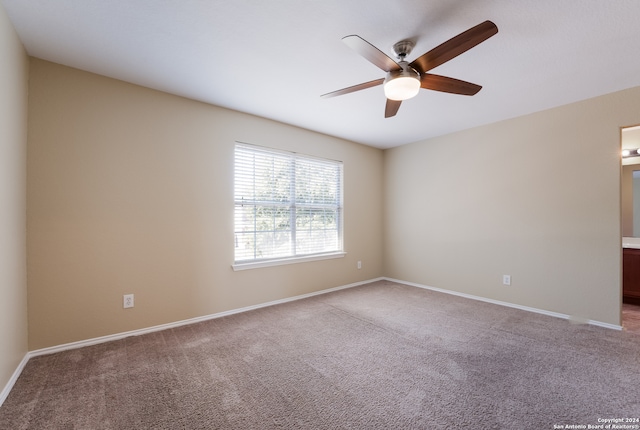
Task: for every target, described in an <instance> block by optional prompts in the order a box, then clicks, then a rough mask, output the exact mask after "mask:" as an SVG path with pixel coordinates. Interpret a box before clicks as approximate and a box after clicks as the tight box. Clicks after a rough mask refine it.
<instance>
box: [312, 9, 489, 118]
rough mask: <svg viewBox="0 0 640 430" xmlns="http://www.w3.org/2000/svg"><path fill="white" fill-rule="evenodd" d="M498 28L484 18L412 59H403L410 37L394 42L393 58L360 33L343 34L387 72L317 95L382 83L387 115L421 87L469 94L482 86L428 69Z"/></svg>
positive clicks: (478, 42) (452, 56)
mask: <svg viewBox="0 0 640 430" xmlns="http://www.w3.org/2000/svg"><path fill="white" fill-rule="evenodd" d="M497 32H498V27H497V26H496V25H495V24H494V23H493V22H491V21H485V22H483V23H481V24H478V25H476V26H475V27H471V28H470V29H468V30H467V31H464V32H462V33H460V34H459V35H457V36H455V37H453V38H451V39H449V40H447V41H446V42H444V43H442V44H441V45H439V46H437V47H435V48H433V49H432V50H431V51H429V52H427V53H425V54H423V55H422V56H420V57H418V58H416V59H415V60H413V61H412V62H411V63H409V62H407V61H406V60H405V58H406V57H407V55H409V54H410V53H411V50H412V49H413V47H414V46H415V43H414V42H413V41H411V40H403V41H401V42H398V43H396V44H395V45H393V51H394V52H395V54H396V57H397V58H398V61H397V62H396V61H395V60H393V59H392V58H391V57H389V56H387V55H386V54H385V53H383V52H382V51H380V50H379V49H378V48H376V47H375V46H373V45H372V44H370V43H369V42H367V41H366V40H364V39H363V38H361V37H360V36H356V35H351V36H345V37H343V38H342V41H343V42H344V43H346V44H347V46H349V47H350V48H351V49H353V50H354V51H356V52H357V53H358V54H360V55H362V56H363V57H364V58H365V59H367V60H369V61H370V62H371V63H373V64H374V65H376V66H378V67H379V68H381V69H382V70H384V71H385V72H387V76H386V77H385V78H380V79H376V80H374V81H369V82H364V83H362V84H358V85H354V86H352V87H347V88H343V89H341V90H337V91H333V92H330V93H327V94H323V95H322V96H320V97H324V98H327V97H335V96H341V95H343V94H349V93H352V92H354V91H360V90H364V89H366V88H371V87H375V86H378V85H382V84H384V93H385V96H386V97H387V105H386V107H385V110H384V117H385V118H390V117H392V116H395V114H396V113H398V109H400V104H401V103H402V101H403V100H407V99H410V98H411V97H414V96H415V95H417V94H418V92H419V91H420V88H425V89H428V90H435V91H442V92H445V93H452V94H462V95H467V96H472V95H474V94H476V93H477V92H478V91H480V89H481V88H482V86H480V85H476V84H472V83H471V82H465V81H461V80H459V79H454V78H449V77H447V76H440V75H434V74H431V73H427V72H428V71H429V70H431V69H433V68H435V67H438V66H439V65H441V64H443V63H446V62H447V61H449V60H451V59H453V58H455V57H457V56H458V55H460V54H462V53H463V52H466V51H468V50H469V49H471V48H473V47H474V46H476V45H478V44H480V43H482V42H484V41H485V40H487V39H488V38H490V37H491V36H493V35H494V34H496V33H497Z"/></svg>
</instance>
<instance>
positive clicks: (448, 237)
mask: <svg viewBox="0 0 640 430" xmlns="http://www.w3.org/2000/svg"><path fill="white" fill-rule="evenodd" d="M639 122H640V88H635V89H630V90H626V91H622V92H618V93H614V94H609V95H606V96H603V97H599V98H595V99H591V100H587V101H583V102H580V103H575V104H571V105H567V106H564V107H560V108H556V109H551V110H547V111H543V112H539V113H535V114H531V115H527V116H524V117H519V118H515V119H511V120H507V121H503V122H499V123H496V124H491V125H488V126H484V127H479V128H475V129H471V130H467V131H463V132H459V133H455V134H451V135H447V136H443V137H439V138H434V139H431V140H427V141H424V142H419V143H415V144H411V145H407V146H403V147H399V148H394V149H391V150H388V151H386V153H385V186H386V188H385V194H384V208H385V210H384V219H385V224H384V225H385V230H384V239H385V242H384V246H385V248H384V249H385V253H384V261H385V271H384V273H385V275H386V276H389V277H393V278H400V279H403V280H406V281H411V282H415V283H420V284H425V285H429V286H432V287H438V288H444V289H448V290H453V291H458V292H462V293H467V294H472V295H477V296H482V297H486V298H490V299H494V300H501V301H505V302H510V303H514V304H519V305H523V306H530V307H534V308H539V309H544V310H548V311H553V312H560V313H564V314H568V315H571V316H575V317H577V318H586V319H592V320H596V321H600V322H604V323H610V324H619V323H620V303H621V286H620V272H621V269H620V265H621V259H620V254H621V249H620V246H621V238H620V237H621V236H620V233H621V226H620V158H619V153H620V130H619V128H620V127H622V126H627V125H633V124H637V123H639ZM503 274H509V275H511V276H512V286H510V287H506V286H503V285H502V275H503Z"/></svg>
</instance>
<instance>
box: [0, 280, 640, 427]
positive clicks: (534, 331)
mask: <svg viewBox="0 0 640 430" xmlns="http://www.w3.org/2000/svg"><path fill="white" fill-rule="evenodd" d="M639 387H640V337H639V336H637V335H635V334H631V333H627V332H623V331H615V330H608V329H603V328H598V327H593V326H586V325H572V324H570V323H568V322H566V321H564V320H560V319H556V318H552V317H546V316H542V315H537V314H533V313H528V312H524V311H519V310H515V309H509V308H504V307H500V306H496V305H491V304H487V303H482V302H477V301H472V300H467V299H462V298H457V297H454V296H449V295H445V294H439V293H435V292H431V291H427V290H423V289H419V288H414V287H410V286H406V285H400V284H394V283H390V282H377V283H374V284H369V285H365V286H361V287H356V288H351V289H347V290H342V291H338V292H334V293H330V294H325V295H321V296H316V297H313V298H310V299H305V300H299V301H296V302H291V303H287V304H283V305H278V306H273V307H269V308H264V309H260V310H256V311H252V312H247V313H243V314H237V315H233V316H229V317H225V318H219V319H215V320H211V321H207V322H204V323H199V324H194V325H190V326H184V327H180V328H175V329H171V330H166V331H163V332H158V333H153V334H149V335H144V336H138V337H129V338H126V339H123V340H120V341H115V342H110V343H105V344H101V345H95V346H91V347H87V348H83V349H77V350H73V351H66V352H61V353H57V354H53V355H48V356H42V357H36V358H34V359H32V360H30V362H29V363H28V364H27V366H26V368H25V369H24V372H23V374H22V376H21V377H20V378H19V380H18V381H17V383H16V385H15V387H14V389H13V390H12V392H11V393H10V395H9V397H8V398H7V400H6V401H5V403H4V405H3V406H2V407H1V408H0V428H2V429H342V428H347V429H461V428H469V429H552V428H554V425H568V424H573V425H585V426H586V425H587V424H597V423H598V419H611V418H625V417H629V418H632V417H637V416H638V415H640V395H639V393H640V388H639Z"/></svg>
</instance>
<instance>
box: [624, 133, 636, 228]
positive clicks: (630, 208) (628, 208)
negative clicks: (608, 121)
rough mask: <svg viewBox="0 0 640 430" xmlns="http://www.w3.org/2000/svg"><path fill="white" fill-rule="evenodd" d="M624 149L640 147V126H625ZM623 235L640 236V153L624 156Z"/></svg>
mask: <svg viewBox="0 0 640 430" xmlns="http://www.w3.org/2000/svg"><path fill="white" fill-rule="evenodd" d="M621 136H622V137H621V139H622V150H623V151H624V150H625V149H626V150H631V151H632V155H633V150H635V149H638V148H640V126H635V127H628V128H623V129H622V132H621ZM621 199H622V236H623V237H638V238H640V155H638V156H630V157H623V158H622V184H621Z"/></svg>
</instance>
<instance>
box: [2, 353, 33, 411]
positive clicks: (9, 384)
mask: <svg viewBox="0 0 640 430" xmlns="http://www.w3.org/2000/svg"><path fill="white" fill-rule="evenodd" d="M29 358H30V357H29V353H27V354H25V356H24V357H23V358H22V361H21V362H20V364H18V367H17V368H16V370H15V371H14V372H13V374H12V375H11V378H9V382H7V384H6V385H5V386H4V388H3V389H2V391H0V406H2V404H3V403H4V401H5V400H6V399H7V396H8V395H9V393H10V392H11V389H12V388H13V386H14V385H15V383H16V381H17V380H18V377H19V376H20V374H21V373H22V371H23V370H24V367H25V366H26V365H27V362H28V361H29Z"/></svg>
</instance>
